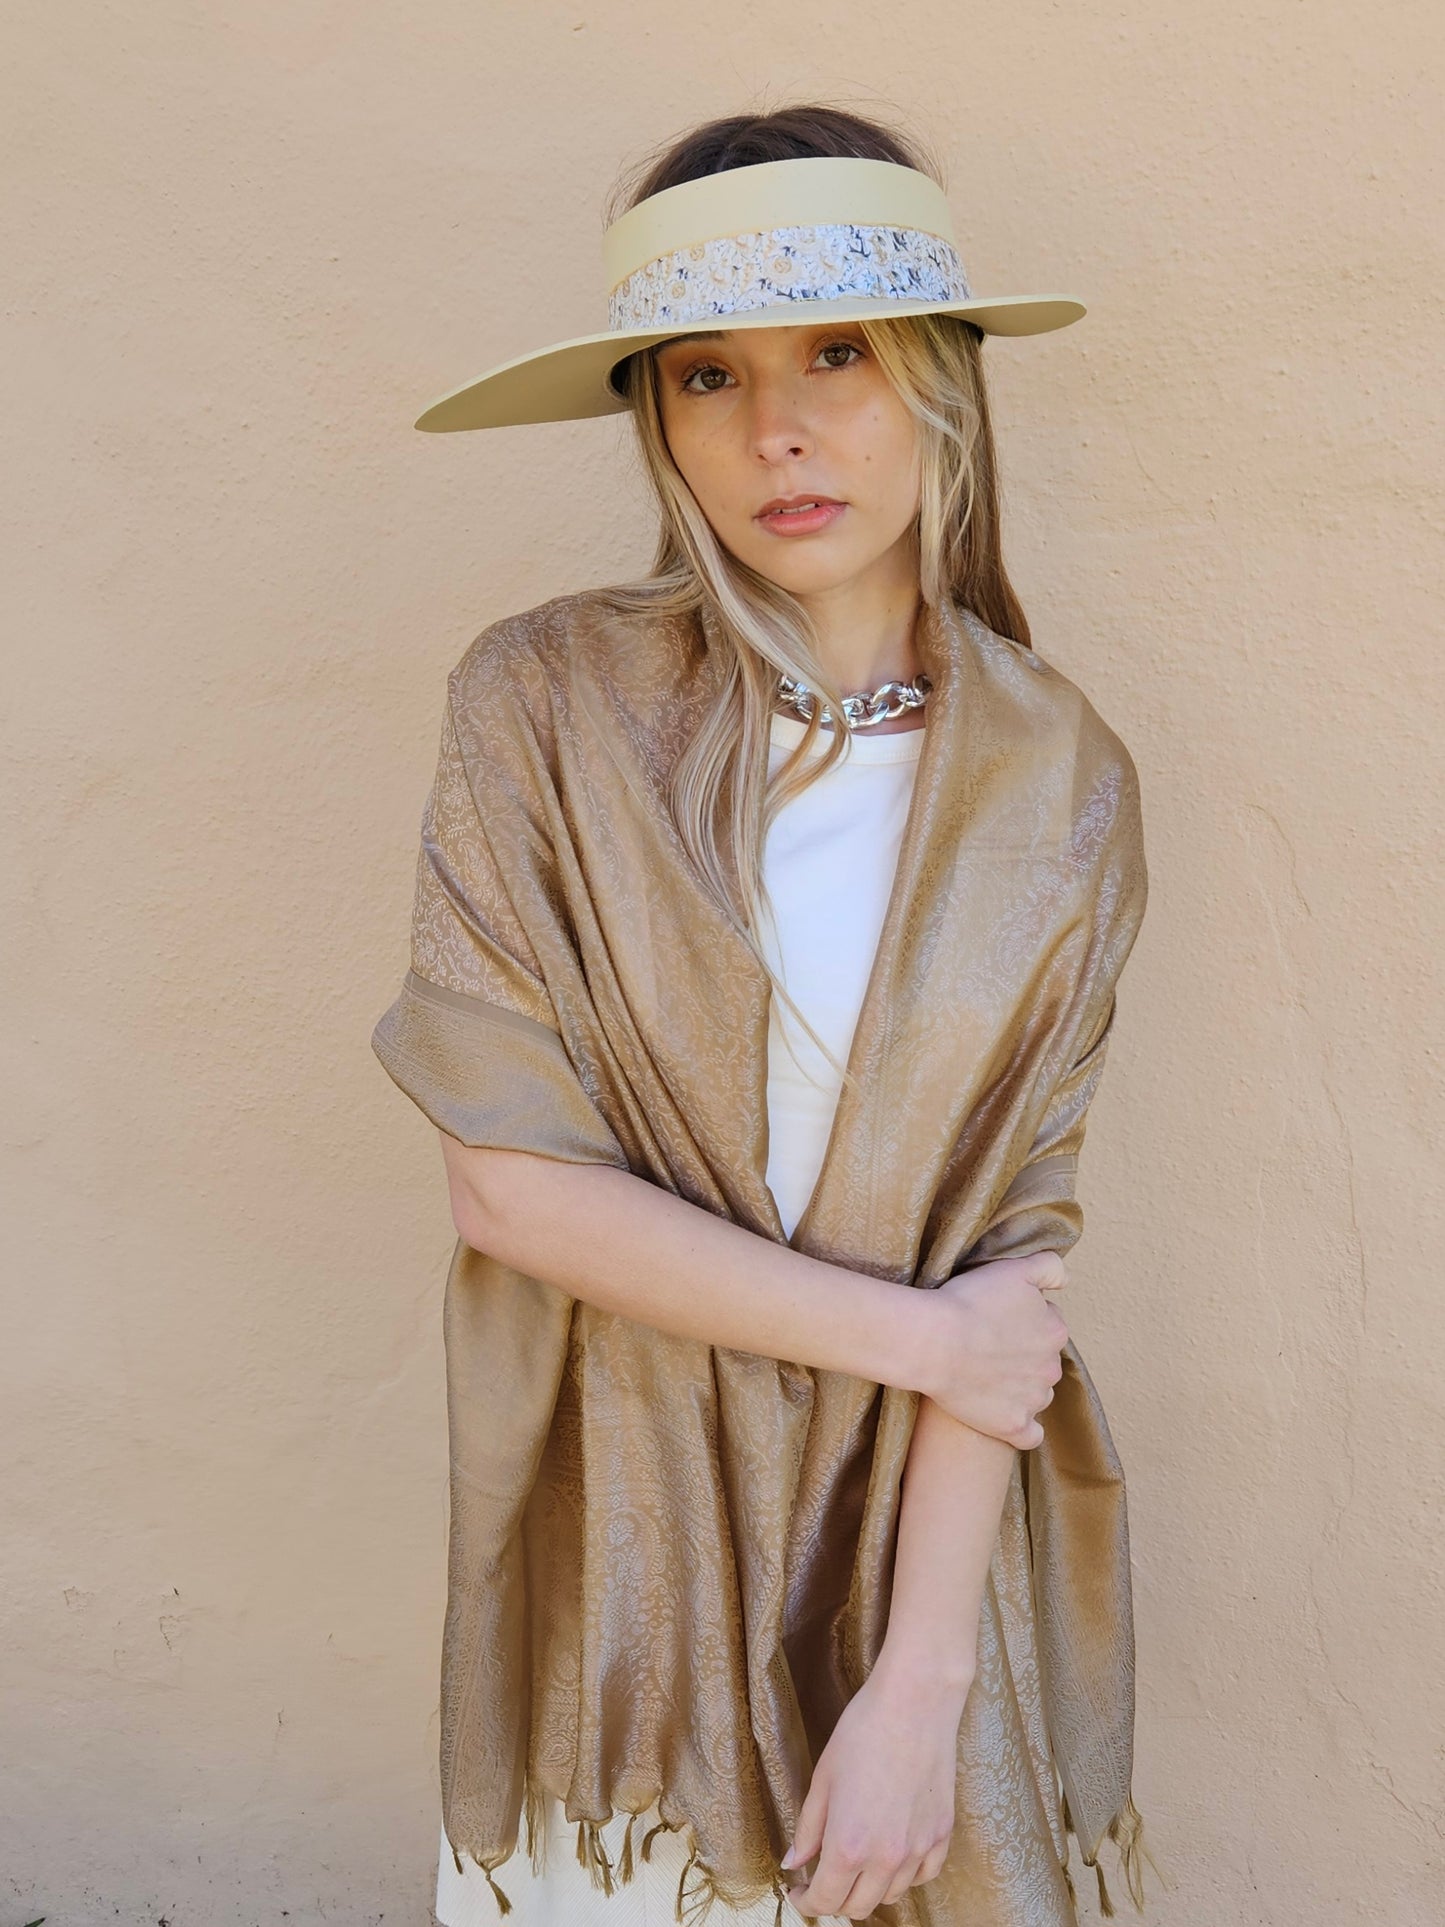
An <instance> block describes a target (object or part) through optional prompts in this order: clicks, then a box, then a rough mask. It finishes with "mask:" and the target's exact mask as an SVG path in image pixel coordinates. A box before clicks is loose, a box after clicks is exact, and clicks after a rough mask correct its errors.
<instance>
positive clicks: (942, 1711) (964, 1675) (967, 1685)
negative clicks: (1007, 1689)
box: [869, 1636, 978, 1719]
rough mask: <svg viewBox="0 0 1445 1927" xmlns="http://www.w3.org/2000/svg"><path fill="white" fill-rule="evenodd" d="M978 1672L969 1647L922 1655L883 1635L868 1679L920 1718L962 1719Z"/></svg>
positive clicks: (976, 1661)
mask: <svg viewBox="0 0 1445 1927" xmlns="http://www.w3.org/2000/svg"><path fill="white" fill-rule="evenodd" d="M977 1672H978V1660H977V1655H976V1652H975V1651H974V1649H972V1648H963V1647H958V1648H953V1649H951V1650H943V1651H933V1652H923V1651H920V1650H919V1649H918V1648H917V1647H916V1646H915V1647H909V1646H908V1645H906V1644H903V1643H901V1642H900V1641H898V1640H897V1639H890V1638H889V1637H887V1636H885V1638H884V1641H883V1644H882V1646H881V1647H880V1649H879V1652H878V1658H877V1660H876V1661H875V1662H874V1665H873V1670H872V1672H871V1674H870V1675H869V1678H870V1680H872V1681H875V1682H876V1683H877V1685H878V1687H879V1689H880V1690H881V1691H883V1692H885V1693H887V1695H888V1697H889V1699H890V1700H894V1701H901V1702H902V1703H904V1704H906V1705H910V1706H912V1707H914V1708H915V1709H916V1710H917V1712H918V1714H919V1715H920V1716H924V1715H930V1714H936V1715H937V1716H938V1717H939V1718H943V1719H961V1718H962V1717H963V1708H964V1702H965V1701H966V1700H967V1698H968V1695H969V1692H970V1690H971V1689H972V1686H973V1682H974V1679H975V1676H976V1675H977Z"/></svg>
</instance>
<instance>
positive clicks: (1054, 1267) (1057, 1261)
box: [1024, 1250, 1069, 1291]
mask: <svg viewBox="0 0 1445 1927" xmlns="http://www.w3.org/2000/svg"><path fill="white" fill-rule="evenodd" d="M1024 1275H1025V1276H1026V1277H1027V1279H1028V1281H1029V1283H1030V1284H1031V1285H1037V1286H1038V1288H1039V1290H1040V1291H1062V1290H1063V1288H1064V1286H1065V1285H1066V1284H1067V1283H1068V1282H1069V1273H1068V1268H1067V1267H1066V1265H1065V1264H1064V1261H1063V1259H1062V1258H1061V1257H1060V1255H1059V1253H1058V1252H1057V1251H1053V1250H1048V1251H1036V1252H1035V1253H1034V1254H1033V1256H1032V1257H1031V1258H1030V1259H1029V1261H1028V1270H1027V1271H1026V1273H1025V1274H1024Z"/></svg>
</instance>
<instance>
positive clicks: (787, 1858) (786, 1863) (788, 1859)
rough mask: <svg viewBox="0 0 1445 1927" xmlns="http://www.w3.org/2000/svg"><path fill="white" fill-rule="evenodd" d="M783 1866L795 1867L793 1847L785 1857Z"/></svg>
mask: <svg viewBox="0 0 1445 1927" xmlns="http://www.w3.org/2000/svg"><path fill="white" fill-rule="evenodd" d="M781 1864H782V1865H783V1866H785V1867H791V1866H793V1865H794V1861H793V1849H792V1848H791V1847H789V1848H788V1851H787V1852H786V1853H785V1854H784V1855H783V1858H782V1862H781Z"/></svg>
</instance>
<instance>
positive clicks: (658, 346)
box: [652, 328, 727, 353]
mask: <svg viewBox="0 0 1445 1927" xmlns="http://www.w3.org/2000/svg"><path fill="white" fill-rule="evenodd" d="M726 333H727V329H726V328H699V329H696V330H695V331H694V332H693V333H692V334H686V335H669V336H668V337H667V339H666V340H665V341H654V342H653V344H652V347H653V352H654V353H660V352H661V350H662V349H664V348H671V347H673V346H674V344H675V343H677V342H679V341H721V340H722V338H723V336H724V335H725V334H726Z"/></svg>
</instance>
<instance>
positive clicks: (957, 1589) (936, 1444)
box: [783, 1394, 1018, 1918]
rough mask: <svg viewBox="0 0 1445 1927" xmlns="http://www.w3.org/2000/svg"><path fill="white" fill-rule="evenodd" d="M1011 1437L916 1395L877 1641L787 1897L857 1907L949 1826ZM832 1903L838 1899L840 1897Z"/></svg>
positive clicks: (935, 1866) (811, 1807) (884, 1892)
mask: <svg viewBox="0 0 1445 1927" xmlns="http://www.w3.org/2000/svg"><path fill="white" fill-rule="evenodd" d="M1017 1451H1018V1447H1017V1446H1013V1445H1009V1444H1007V1443H1006V1442H1005V1441H1004V1440H1002V1439H996V1438H992V1437H990V1435H989V1434H988V1433H986V1432H975V1431H974V1429H973V1427H972V1426H971V1425H964V1424H962V1423H961V1422H960V1421H959V1420H958V1419H956V1418H954V1417H953V1416H952V1415H951V1413H948V1412H946V1411H944V1409H943V1407H942V1406H941V1405H936V1404H935V1403H934V1401H933V1400H932V1399H931V1398H929V1397H928V1396H927V1395H926V1394H920V1395H919V1401H918V1413H917V1416H916V1418H915V1420H914V1428H913V1438H912V1442H911V1444H910V1446H909V1449H908V1458H907V1461H906V1463H905V1465H904V1470H903V1496H902V1504H901V1507H900V1510H899V1518H898V1549H897V1555H896V1559H895V1563H894V1571H893V1585H892V1592H891V1596H890V1604H889V1612H888V1628H887V1631H886V1633H885V1634H884V1638H883V1644H882V1646H881V1648H880V1649H879V1653H878V1657H877V1659H876V1660H875V1662H874V1664H873V1669H872V1671H871V1672H870V1673H869V1675H868V1677H867V1679H866V1680H865V1681H864V1682H863V1685H862V1686H861V1687H860V1688H859V1690H858V1691H857V1692H856V1693H855V1694H854V1695H853V1697H852V1699H851V1700H850V1701H849V1702H848V1704H847V1706H846V1707H845V1708H844V1709H843V1713H842V1716H841V1718H840V1719H839V1720H838V1722H837V1724H836V1726H835V1727H834V1729H833V1734H832V1737H831V1738H830V1740H829V1741H828V1744H827V1746H826V1747H825V1748H824V1749H823V1752H822V1753H821V1755H820V1756H819V1759H818V1763H817V1766H816V1767H815V1769H814V1772H813V1779H812V1784H811V1785H810V1787H809V1789H808V1795H807V1798H806V1799H805V1800H804V1802H803V1806H802V1809H801V1811H800V1813H799V1815H798V1825H797V1830H796V1833H795V1835H794V1841H793V1845H794V1849H795V1851H794V1853H793V1854H792V1855H789V1856H785V1858H784V1862H783V1864H784V1866H802V1865H805V1864H806V1863H807V1862H808V1861H810V1860H812V1859H813V1858H814V1856H815V1855H816V1856H817V1857H818V1865H817V1867H816V1869H815V1870H814V1872H813V1874H812V1875H811V1877H810V1878H809V1880H808V1881H807V1883H806V1884H805V1885H804V1886H803V1887H800V1888H794V1889H793V1891H792V1894H791V1896H790V1897H791V1899H792V1902H793V1905H794V1906H795V1907H798V1908H799V1909H800V1910H801V1911H802V1912H803V1913H806V1914H827V1913H840V1912H844V1911H846V1912H847V1913H849V1914H851V1915H852V1916H853V1917H854V1918H862V1917H864V1916H866V1914H867V1913H868V1912H869V1911H871V1909H872V1908H873V1907H875V1906H877V1905H878V1904H879V1903H880V1902H885V1901H893V1900H897V1899H899V1898H900V1897H901V1896H902V1895H903V1894H904V1893H906V1892H907V1891H908V1889H909V1888H910V1887H912V1886H916V1885H918V1884H919V1883H921V1882H922V1881H925V1880H931V1879H933V1877H934V1876H935V1874H937V1872H938V1871H939V1869H940V1868H941V1867H942V1865H943V1861H944V1858H945V1856H946V1855H947V1852H948V1843H949V1840H950V1838H951V1836H952V1833H953V1825H954V1787H955V1782H956V1776H957V1766H958V1729H959V1724H960V1722H961V1720H962V1718H963V1709H964V1704H965V1702H966V1701H967V1699H968V1693H969V1688H970V1687H971V1686H972V1684H973V1677H974V1672H975V1669H976V1665H977V1651H978V1627H979V1620H980V1618H981V1616H982V1612H983V1592H984V1586H985V1584H986V1582H987V1579H988V1569H989V1563H990V1561H991V1560H992V1558H993V1549H994V1545H995V1543H996V1541H997V1539H998V1529H999V1521H1000V1519H1001V1518H1002V1516H1003V1507H1004V1500H1005V1498H1006V1496H1007V1494H1008V1485H1009V1478H1010V1475H1011V1473H1012V1471H1013V1462H1014V1457H1015V1455H1016V1453H1017ZM845 1901H846V1902H847V1903H848V1904H847V1905H846V1907H845V1904H844V1903H845Z"/></svg>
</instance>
